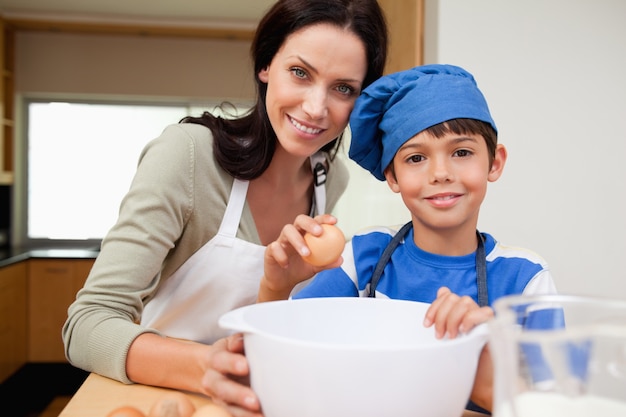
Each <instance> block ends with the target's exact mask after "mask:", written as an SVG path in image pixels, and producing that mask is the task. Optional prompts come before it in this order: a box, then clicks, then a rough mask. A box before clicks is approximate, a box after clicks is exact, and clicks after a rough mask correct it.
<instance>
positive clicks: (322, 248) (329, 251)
mask: <svg viewBox="0 0 626 417" xmlns="http://www.w3.org/2000/svg"><path fill="white" fill-rule="evenodd" d="M322 228H323V229H324V232H323V233H322V234H321V235H320V236H313V235H312V234H309V233H306V234H305V235H304V241H305V242H306V244H307V246H308V247H309V249H310V250H311V254H310V255H309V256H304V257H303V258H304V260H305V261H307V262H308V263H310V264H311V265H315V266H324V265H328V264H330V263H332V262H335V261H336V260H337V259H339V257H340V256H341V252H342V251H343V248H344V246H345V245H346V238H345V236H344V235H343V232H342V231H341V229H339V228H338V227H337V226H333V225H330V224H323V225H322Z"/></svg>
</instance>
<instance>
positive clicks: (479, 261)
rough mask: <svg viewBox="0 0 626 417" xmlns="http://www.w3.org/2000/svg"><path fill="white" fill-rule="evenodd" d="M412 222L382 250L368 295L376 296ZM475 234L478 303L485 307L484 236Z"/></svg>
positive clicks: (485, 257)
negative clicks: (476, 240) (382, 278)
mask: <svg viewBox="0 0 626 417" xmlns="http://www.w3.org/2000/svg"><path fill="white" fill-rule="evenodd" d="M412 225H413V223H412V222H408V223H407V224H405V225H404V226H402V228H401V229H400V230H398V232H397V233H396V234H395V235H394V236H393V239H391V241H390V242H389V243H388V244H387V247H386V248H385V250H384V251H383V254H382V255H381V257H380V259H379V260H378V263H377V264H376V268H375V269H374V272H373V273H372V280H371V282H370V289H369V294H368V297H370V298H375V297H376V287H377V286H378V281H380V278H381V276H382V275H383V271H384V269H385V266H387V263H388V262H389V259H391V254H392V253H393V251H394V250H395V249H396V248H397V247H398V245H399V244H400V242H401V241H402V240H403V239H404V237H405V236H406V234H407V233H408V232H409V230H410V229H411V227H412ZM476 236H477V238H478V247H477V248H476V286H477V287H478V305H479V306H481V307H485V306H488V305H489V294H488V291H487V256H486V254H485V238H484V237H483V235H482V234H480V233H479V232H478V230H477V231H476Z"/></svg>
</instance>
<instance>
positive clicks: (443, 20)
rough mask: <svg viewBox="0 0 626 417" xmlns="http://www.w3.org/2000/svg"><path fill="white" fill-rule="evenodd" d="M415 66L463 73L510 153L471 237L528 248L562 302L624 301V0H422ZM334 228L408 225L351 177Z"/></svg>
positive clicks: (360, 178) (391, 203)
mask: <svg viewBox="0 0 626 417" xmlns="http://www.w3.org/2000/svg"><path fill="white" fill-rule="evenodd" d="M425 12H426V19H425V34H424V41H425V45H424V54H425V56H424V61H425V63H447V64H456V65H460V66H462V67H465V68H466V69H467V70H469V71H470V72H472V73H473V74H474V75H475V77H476V79H477V81H478V85H479V87H480V88H481V89H482V90H483V92H484V94H485V96H486V98H487V100H488V102H489V104H490V107H491V111H492V115H493V117H494V119H495V121H496V124H497V125H498V128H499V140H500V142H501V143H503V144H505V145H506V147H507V149H508V151H509V159H508V161H507V165H506V167H505V170H504V174H503V176H502V177H501V178H500V180H499V181H497V182H495V183H491V184H490V186H489V191H488V194H487V198H486V201H485V203H484V205H483V208H482V210H481V217H480V221H479V228H480V229H481V230H484V231H487V232H490V233H492V234H493V235H494V236H495V237H496V238H497V239H499V240H501V241H502V242H504V243H506V244H509V245H514V246H522V247H526V248H530V249H533V250H534V251H536V252H538V253H539V254H541V255H542V256H543V257H544V258H545V259H546V260H547V261H548V262H549V264H550V266H551V270H552V273H553V275H554V277H555V280H556V283H557V286H558V289H559V290H560V291H561V292H567V293H578V294H593V295H602V296H611V297H619V298H625V299H626V271H625V269H624V267H623V259H624V257H626V215H625V214H624V213H626V163H624V160H623V157H624V155H626V124H624V123H623V120H625V119H626V77H624V68H626V43H625V42H624V39H626V25H625V24H624V23H625V18H626V2H624V1H623V0H596V1H593V2H591V1H587V0H550V1H545V0H526V1H502V0H471V1H468V0H426V4H425ZM339 215H340V224H343V225H344V226H345V228H346V229H348V230H350V231H351V230H352V229H353V228H355V227H356V226H357V225H359V224H393V223H400V222H403V221H406V220H407V219H408V217H407V214H406V211H405V209H404V206H403V204H402V202H401V201H400V198H399V196H397V195H395V194H392V193H391V192H390V191H389V190H388V189H387V186H386V185H385V184H384V183H381V182H378V181H376V180H374V179H373V178H372V177H371V176H369V175H367V174H365V173H363V172H359V171H358V170H357V171H355V175H353V176H352V180H351V185H350V188H349V190H348V193H347V195H346V198H345V199H344V200H343V202H342V203H341V206H340V208H339Z"/></svg>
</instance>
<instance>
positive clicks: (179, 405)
mask: <svg viewBox="0 0 626 417" xmlns="http://www.w3.org/2000/svg"><path fill="white" fill-rule="evenodd" d="M194 411H196V406H195V405H193V402H191V399H189V397H188V396H187V395H185V394H184V393H182V392H178V391H171V392H167V393H165V394H163V395H162V396H161V397H159V399H157V400H156V402H155V403H154V404H152V407H150V412H149V413H148V416H147V417H191V415H192V414H193V412H194Z"/></svg>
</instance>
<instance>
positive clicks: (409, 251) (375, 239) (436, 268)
mask: <svg viewBox="0 0 626 417" xmlns="http://www.w3.org/2000/svg"><path fill="white" fill-rule="evenodd" d="M398 229H399V227H397V228H390V227H375V228H370V229H367V230H364V231H362V232H360V233H358V234H356V235H355V236H354V237H353V238H352V239H351V240H350V241H349V242H348V243H347V245H346V247H345V249H344V251H343V254H342V255H343V259H344V261H343V265H342V266H341V267H339V268H334V269H330V270H326V271H322V272H320V273H318V274H317V275H316V276H315V277H314V278H313V279H312V280H311V281H310V283H309V284H308V285H306V286H304V287H303V288H302V289H301V290H300V291H298V292H296V293H295V294H294V295H293V297H292V298H294V299H296V298H312V297H367V296H368V295H369V287H370V281H371V278H372V273H373V272H374V268H376V264H377V262H378V260H379V259H380V257H381V255H382V253H383V251H384V250H385V248H386V247H387V245H388V244H389V242H390V241H391V239H392V238H393V236H394V235H395V233H396V232H397V230H398ZM483 237H484V239H485V253H486V258H487V290H488V294H489V304H490V305H493V302H494V301H495V300H496V299H498V298H500V297H502V296H504V295H510V294H522V293H524V294H543V293H556V287H555V285H554V281H553V279H552V276H551V274H550V270H549V269H548V265H547V263H546V262H545V260H544V259H542V258H541V257H540V256H539V255H537V254H536V253H534V252H532V251H529V250H527V249H523V248H517V247H511V246H505V245H503V244H501V243H499V242H497V241H496V240H495V239H494V238H493V237H492V236H491V235H489V234H487V233H483ZM475 256H476V255H475V253H471V254H468V255H464V256H444V255H436V254H432V253H428V252H425V251H423V250H421V249H420V248H419V247H417V246H416V245H415V243H414V240H413V229H411V230H409V232H408V234H407V236H406V238H405V239H404V240H403V241H402V242H400V244H399V245H398V247H397V248H396V250H395V251H394V252H393V253H392V255H391V259H390V260H389V262H388V263H387V265H386V266H385V269H384V272H383V274H382V276H381V278H380V281H379V282H378V286H377V288H376V297H380V298H394V299H402V300H412V301H420V302H425V303H431V302H433V301H434V300H435V298H437V290H438V289H439V288H440V287H442V286H446V287H448V288H450V290H451V291H452V292H453V293H455V294H458V295H468V296H470V297H472V298H473V299H474V301H476V302H477V303H478V287H477V283H476V258H475Z"/></svg>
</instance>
